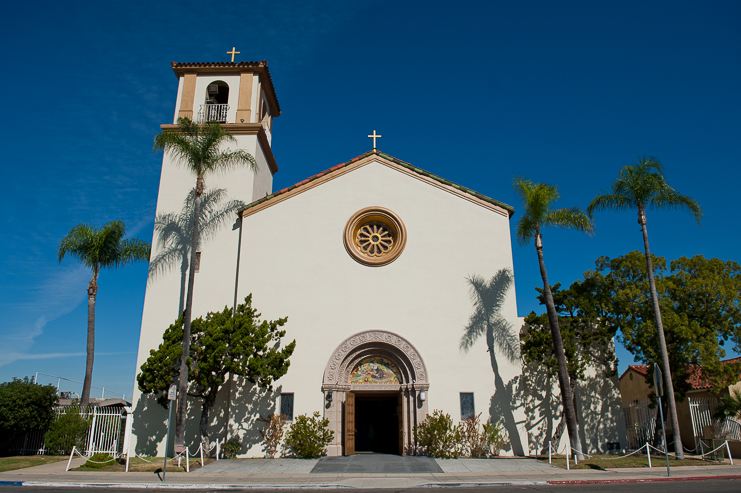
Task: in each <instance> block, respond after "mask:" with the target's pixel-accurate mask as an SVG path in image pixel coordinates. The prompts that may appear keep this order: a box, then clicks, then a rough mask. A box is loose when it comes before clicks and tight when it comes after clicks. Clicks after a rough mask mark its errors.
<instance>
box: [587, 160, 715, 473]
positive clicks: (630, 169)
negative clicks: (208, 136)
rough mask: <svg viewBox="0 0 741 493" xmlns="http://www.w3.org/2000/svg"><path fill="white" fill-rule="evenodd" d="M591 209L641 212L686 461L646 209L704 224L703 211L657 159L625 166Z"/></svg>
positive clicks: (679, 452) (669, 394) (669, 390)
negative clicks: (681, 212) (683, 214)
mask: <svg viewBox="0 0 741 493" xmlns="http://www.w3.org/2000/svg"><path fill="white" fill-rule="evenodd" d="M601 192H602V193H600V194H599V195H597V196H596V197H595V198H594V200H592V203H591V204H589V207H587V213H589V216H590V217H592V216H593V214H594V212H595V211H601V210H604V209H612V210H621V211H622V210H630V209H638V224H640V225H641V232H642V233H643V248H644V250H645V254H646V268H647V269H648V283H649V285H650V287H651V302H652V304H653V309H654V317H655V319H656V330H657V332H658V334H659V349H660V350H661V366H662V369H663V371H664V380H665V385H666V400H667V403H668V405H669V416H670V418H671V421H672V429H673V430H674V450H675V453H676V456H677V458H678V459H683V458H684V450H683V449H682V437H681V436H680V434H679V421H678V420H677V405H676V402H675V401H674V385H673V384H672V377H671V370H670V368H669V354H668V353H667V351H666V339H665V338H664V325H663V323H662V321H661V309H660V308H659V297H658V295H657V294H656V282H655V281H654V269H653V265H652V263H651V251H650V250H649V248H648V230H647V229H646V209H687V210H689V211H690V212H691V213H692V215H694V216H695V219H696V220H697V224H698V225H699V224H700V218H701V217H702V208H701V207H700V204H698V203H697V201H696V200H695V199H693V198H691V197H687V196H686V195H682V194H681V193H679V192H677V191H676V190H674V189H673V188H672V187H670V186H669V185H668V184H667V183H666V178H664V169H663V167H662V166H661V163H660V162H659V160H658V159H656V158H655V157H652V156H651V157H645V156H644V157H643V158H641V159H639V160H638V162H637V163H634V164H632V165H626V166H623V168H622V169H621V170H620V173H619V174H618V177H617V179H616V180H615V181H613V182H612V186H611V187H610V191H609V192H606V191H604V190H602V191H601Z"/></svg>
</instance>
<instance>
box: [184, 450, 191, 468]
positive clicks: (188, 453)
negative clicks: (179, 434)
mask: <svg viewBox="0 0 741 493" xmlns="http://www.w3.org/2000/svg"><path fill="white" fill-rule="evenodd" d="M185 472H190V450H189V449H188V447H185Z"/></svg>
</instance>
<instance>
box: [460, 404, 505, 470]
mask: <svg viewBox="0 0 741 493" xmlns="http://www.w3.org/2000/svg"><path fill="white" fill-rule="evenodd" d="M461 445H462V449H463V450H462V453H463V455H465V456H466V457H473V458H477V459H480V458H485V457H490V456H493V455H499V451H500V450H501V448H502V446H503V445H504V435H503V434H502V426H501V424H500V423H496V424H494V423H492V422H491V421H487V422H486V423H484V424H483V426H482V425H481V413H479V414H478V415H477V416H471V417H470V418H468V419H464V420H463V422H462V423H461Z"/></svg>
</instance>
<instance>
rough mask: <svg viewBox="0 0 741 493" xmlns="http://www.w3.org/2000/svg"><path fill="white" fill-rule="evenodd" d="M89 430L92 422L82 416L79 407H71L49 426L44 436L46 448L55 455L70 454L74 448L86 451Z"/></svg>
mask: <svg viewBox="0 0 741 493" xmlns="http://www.w3.org/2000/svg"><path fill="white" fill-rule="evenodd" d="M88 428H90V421H89V420H87V419H85V418H83V417H82V416H80V409H79V408H78V407H77V406H70V407H68V408H67V409H66V410H65V411H64V413H63V414H61V415H60V416H59V418H57V420H56V421H53V422H52V423H51V425H49V431H47V432H46V435H45V436H44V440H45V443H46V447H47V448H48V449H49V452H50V453H53V454H69V453H70V452H72V447H77V448H78V449H80V450H81V451H84V450H85V438H86V437H87V430H88Z"/></svg>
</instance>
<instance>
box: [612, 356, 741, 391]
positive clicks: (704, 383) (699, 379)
mask: <svg viewBox="0 0 741 493" xmlns="http://www.w3.org/2000/svg"><path fill="white" fill-rule="evenodd" d="M739 362H741V357H739V358H730V359H725V360H723V361H721V363H723V364H724V365H726V364H728V363H739ZM649 368H650V367H649V365H628V368H627V369H626V370H625V371H624V372H623V374H622V375H620V380H622V378H623V377H624V376H625V375H627V374H628V371H629V370H633V371H635V372H637V373H640V374H641V375H644V376H647V375H648V372H649ZM690 371H691V373H690V376H689V377H687V382H688V383H689V384H690V385H691V386H692V390H704V389H711V388H713V386H712V385H710V382H709V381H708V379H707V378H705V377H703V375H702V368H700V367H698V366H696V365H692V369H691V370H690ZM739 377H741V375H739Z"/></svg>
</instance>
